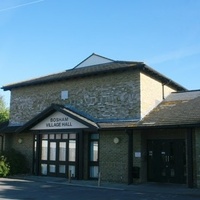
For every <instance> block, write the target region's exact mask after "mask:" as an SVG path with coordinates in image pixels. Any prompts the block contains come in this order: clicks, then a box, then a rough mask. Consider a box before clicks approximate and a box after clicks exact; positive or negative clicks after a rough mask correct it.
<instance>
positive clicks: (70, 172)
mask: <svg viewBox="0 0 200 200" xmlns="http://www.w3.org/2000/svg"><path fill="white" fill-rule="evenodd" d="M68 176H69V178H68V180H69V183H71V176H72V171H71V170H69V175H68Z"/></svg>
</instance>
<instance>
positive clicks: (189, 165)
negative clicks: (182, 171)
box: [187, 128, 194, 188]
mask: <svg viewBox="0 0 200 200" xmlns="http://www.w3.org/2000/svg"><path fill="white" fill-rule="evenodd" d="M192 130H193V129H192V128H188V130H187V171H188V173H187V174H188V177H187V184H188V187H189V188H193V187H194V177H193V148H192V147H193V134H192V132H193V131H192Z"/></svg>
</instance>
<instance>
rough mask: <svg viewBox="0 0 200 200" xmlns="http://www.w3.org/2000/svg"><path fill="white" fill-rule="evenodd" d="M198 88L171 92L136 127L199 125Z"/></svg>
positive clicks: (199, 96) (199, 105)
mask: <svg viewBox="0 0 200 200" xmlns="http://www.w3.org/2000/svg"><path fill="white" fill-rule="evenodd" d="M199 111H200V90H193V91H187V92H175V93H171V94H170V95H169V96H168V97H167V98H166V99H165V100H163V101H162V102H161V103H160V104H159V105H158V106H157V107H156V108H154V109H153V110H152V111H151V112H150V113H149V114H148V115H147V116H145V117H144V118H143V119H142V120H141V121H140V122H139V123H138V125H137V127H162V126H163V127H164V126H189V125H190V126H200V112H199Z"/></svg>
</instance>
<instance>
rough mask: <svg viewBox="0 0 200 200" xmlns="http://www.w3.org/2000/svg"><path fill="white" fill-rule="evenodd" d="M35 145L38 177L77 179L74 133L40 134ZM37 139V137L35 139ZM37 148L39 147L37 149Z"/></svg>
mask: <svg viewBox="0 0 200 200" xmlns="http://www.w3.org/2000/svg"><path fill="white" fill-rule="evenodd" d="M40 136H41V139H39V140H37V141H36V143H39V146H38V145H37V144H36V145H35V153H36V154H37V151H38V156H39V160H38V165H39V166H38V168H39V169H38V172H39V174H40V175H46V176H56V177H68V175H69V172H70V173H71V177H74V178H75V177H77V140H76V137H77V135H76V133H63V134H62V133H57V134H42V135H40ZM37 139H38V137H37ZM37 147H40V148H39V149H38V148H37Z"/></svg>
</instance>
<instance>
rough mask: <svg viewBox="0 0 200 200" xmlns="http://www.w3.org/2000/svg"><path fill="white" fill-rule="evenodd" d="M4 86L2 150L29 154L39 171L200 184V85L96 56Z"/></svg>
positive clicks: (137, 64) (81, 177)
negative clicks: (6, 113)
mask: <svg viewBox="0 0 200 200" xmlns="http://www.w3.org/2000/svg"><path fill="white" fill-rule="evenodd" d="M2 89H3V90H4V91H10V92H11V100H10V119H9V122H8V123H7V125H5V124H4V125H1V126H0V136H1V137H0V143H1V144H0V146H1V149H2V150H7V149H10V148H14V149H15V150H17V151H20V152H21V153H22V154H24V155H25V156H26V158H27V159H28V162H29V166H28V167H29V169H30V173H32V174H34V175H38V176H54V177H66V178H73V179H78V180H89V179H97V178H98V177H99V175H101V180H102V181H110V182H118V183H125V184H132V183H145V182H162V183H177V184H185V185H187V186H188V187H200V112H199V110H200V90H195V91H194V90H193V91H188V90H187V89H186V88H184V87H183V86H181V85H180V84H178V83H176V82H175V81H173V80H171V79H169V78H167V77H166V76H164V75H162V74H160V73H159V72H157V71H155V70H154V69H152V68H150V67H149V66H147V65H146V64H144V63H143V62H131V61H116V60H112V59H109V58H106V57H103V56H100V55H97V54H92V55H91V56H89V57H87V58H86V59H85V60H83V61H82V62H81V63H79V64H78V65H77V66H75V67H74V68H72V69H69V70H66V71H63V72H61V73H57V74H52V75H48V76H44V77H40V78H36V79H31V80H28V81H23V82H19V83H15V84H10V85H6V86H3V87H2ZM69 176H70V177H69Z"/></svg>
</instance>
